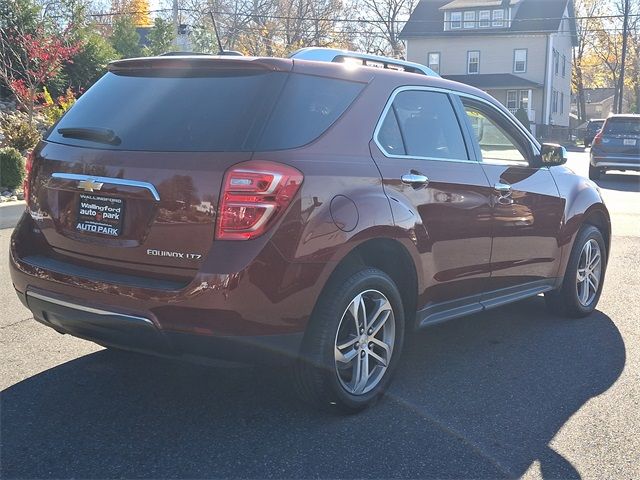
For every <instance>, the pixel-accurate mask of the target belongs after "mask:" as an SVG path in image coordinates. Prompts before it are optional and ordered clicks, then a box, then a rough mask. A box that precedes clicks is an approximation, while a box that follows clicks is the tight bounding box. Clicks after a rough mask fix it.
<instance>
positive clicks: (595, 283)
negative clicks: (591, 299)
mask: <svg viewBox="0 0 640 480" xmlns="http://www.w3.org/2000/svg"><path fill="white" fill-rule="evenodd" d="M587 280H588V282H589V284H590V285H591V286H592V287H593V293H594V294H595V293H596V292H597V291H598V279H597V277H596V276H595V275H593V274H591V275H589V278H588V279H587Z"/></svg>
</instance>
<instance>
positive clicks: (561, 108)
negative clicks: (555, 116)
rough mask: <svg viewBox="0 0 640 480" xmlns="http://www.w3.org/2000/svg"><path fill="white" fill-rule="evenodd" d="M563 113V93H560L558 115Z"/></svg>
mask: <svg viewBox="0 0 640 480" xmlns="http://www.w3.org/2000/svg"><path fill="white" fill-rule="evenodd" d="M563 113H564V92H561V93H560V114H561V115H562V114H563Z"/></svg>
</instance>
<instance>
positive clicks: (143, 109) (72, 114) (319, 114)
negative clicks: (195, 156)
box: [47, 72, 363, 152]
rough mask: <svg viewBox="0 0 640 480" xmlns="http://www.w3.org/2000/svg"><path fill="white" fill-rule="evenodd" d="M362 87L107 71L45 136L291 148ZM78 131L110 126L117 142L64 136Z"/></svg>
mask: <svg viewBox="0 0 640 480" xmlns="http://www.w3.org/2000/svg"><path fill="white" fill-rule="evenodd" d="M362 88H363V84H361V83H355V82H349V81H344V80H338V79H331V78H324V77H315V76H309V75H300V74H289V73H285V72H268V73H255V72H251V73H247V72H236V73H231V74H230V73H226V74H224V75H218V76H211V75H208V76H195V77H194V76H181V77H176V76H173V77H169V76H153V77H150V76H148V77H144V76H137V75H135V76H134V75H123V74H120V73H118V74H116V73H113V72H109V73H107V74H106V75H105V76H103V77H102V78H101V79H100V80H99V81H98V82H97V83H96V84H95V85H94V86H93V87H91V88H90V89H89V90H88V91H87V92H86V93H85V94H84V95H82V97H80V99H79V100H78V101H77V102H76V104H75V105H74V106H73V107H72V108H71V109H70V110H69V111H68V112H67V113H66V114H65V116H64V117H63V118H62V119H61V120H60V122H59V123H58V124H57V125H56V126H55V128H54V129H52V131H51V132H50V134H49V136H48V138H47V140H49V141H52V142H57V143H63V144H67V145H77V146H83V147H91V148H106V149H114V150H146V151H200V152H203V151H204V152H207V151H254V150H280V149H288V148H295V147H299V146H302V145H305V144H307V143H309V142H311V141H313V140H315V139H316V138H318V137H319V136H320V135H322V134H323V133H324V132H325V131H326V130H327V129H328V128H329V127H330V126H331V125H332V124H333V123H334V122H335V121H336V120H337V119H338V117H339V116H340V115H342V113H344V111H345V110H346V109H347V108H348V106H349V105H350V104H351V103H352V102H353V100H354V99H355V98H356V96H357V95H358V94H359V93H360V91H361V90H362ZM77 129H94V130H95V129H97V130H99V131H109V130H110V131H112V132H113V134H115V135H116V136H117V142H100V141H94V140H90V139H87V138H86V137H85V138H75V137H78V136H82V135H74V134H68V132H69V131H70V130H72V131H73V130H77ZM61 131H62V132H65V131H66V132H67V133H66V134H65V135H66V136H63V135H62V133H61Z"/></svg>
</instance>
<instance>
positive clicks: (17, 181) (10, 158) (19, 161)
mask: <svg viewBox="0 0 640 480" xmlns="http://www.w3.org/2000/svg"><path fill="white" fill-rule="evenodd" d="M24 176H25V169H24V159H23V158H22V155H20V152H19V151H18V150H16V149H15V148H11V147H5V148H0V185H2V186H3V187H7V188H10V189H14V188H16V187H19V186H20V185H22V182H23V180H24Z"/></svg>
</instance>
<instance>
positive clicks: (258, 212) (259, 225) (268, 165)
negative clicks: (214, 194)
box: [216, 161, 304, 240]
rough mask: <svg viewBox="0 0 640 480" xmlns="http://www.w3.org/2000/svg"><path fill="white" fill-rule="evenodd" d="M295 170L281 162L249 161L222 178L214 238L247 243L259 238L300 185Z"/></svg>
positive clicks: (300, 182)
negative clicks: (246, 241) (245, 241)
mask: <svg viewBox="0 0 640 480" xmlns="http://www.w3.org/2000/svg"><path fill="white" fill-rule="evenodd" d="M303 178H304V177H303V175H302V173H300V172H299V171H298V170H296V169H295V168H293V167H290V166H288V165H283V164H281V163H275V162H266V161H249V162H244V163H239V164H237V165H234V166H233V167H231V168H230V169H229V170H227V172H226V173H225V175H224V180H223V184H222V193H221V194H220V201H219V207H218V221H217V225H216V239H218V240H250V239H252V238H256V237H258V236H260V235H262V234H263V233H264V232H266V231H267V229H268V228H269V227H270V226H271V225H272V224H273V222H274V221H275V220H276V218H277V217H278V216H279V215H280V214H281V213H282V212H283V211H284V210H285V209H286V208H287V207H288V206H289V204H290V203H291V200H293V197H294V196H295V195H296V193H297V192H298V189H299V188H300V185H301V184H302V180H303Z"/></svg>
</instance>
